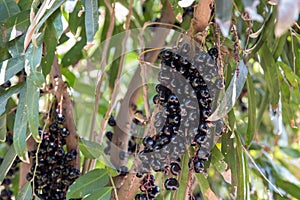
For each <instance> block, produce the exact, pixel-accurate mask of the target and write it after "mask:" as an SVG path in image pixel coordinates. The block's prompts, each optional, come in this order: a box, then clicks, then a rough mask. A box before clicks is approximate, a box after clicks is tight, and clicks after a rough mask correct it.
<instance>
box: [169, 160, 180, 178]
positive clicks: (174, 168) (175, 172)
mask: <svg viewBox="0 0 300 200" xmlns="http://www.w3.org/2000/svg"><path fill="white" fill-rule="evenodd" d="M170 166H171V167H170V171H171V173H172V174H173V175H175V176H178V175H179V173H180V171H181V167H180V165H179V164H178V163H176V162H172V163H171V164H170Z"/></svg>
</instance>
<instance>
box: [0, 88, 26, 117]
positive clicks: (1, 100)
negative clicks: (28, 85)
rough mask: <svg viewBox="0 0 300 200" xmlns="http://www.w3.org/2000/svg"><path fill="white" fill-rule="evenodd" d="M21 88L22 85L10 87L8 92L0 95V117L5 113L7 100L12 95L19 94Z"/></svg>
mask: <svg viewBox="0 0 300 200" xmlns="http://www.w3.org/2000/svg"><path fill="white" fill-rule="evenodd" d="M23 87H24V83H20V84H18V85H15V86H12V87H11V88H9V89H8V90H6V91H5V92H3V93H1V94H0V115H2V114H3V113H4V111H5V106H6V102H7V100H8V99H9V98H10V97H11V96H12V95H13V94H16V93H19V92H20V90H21V89H22V88H23Z"/></svg>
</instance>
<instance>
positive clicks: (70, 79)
mask: <svg viewBox="0 0 300 200" xmlns="http://www.w3.org/2000/svg"><path fill="white" fill-rule="evenodd" d="M60 71H61V74H62V75H64V77H66V79H67V82H68V84H69V86H70V87H74V84H75V81H76V76H75V74H74V73H73V72H72V71H70V70H69V69H67V68H62V69H60Z"/></svg>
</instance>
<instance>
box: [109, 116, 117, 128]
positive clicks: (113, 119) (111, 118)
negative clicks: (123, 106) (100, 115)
mask: <svg viewBox="0 0 300 200" xmlns="http://www.w3.org/2000/svg"><path fill="white" fill-rule="evenodd" d="M108 125H110V126H115V125H117V123H116V120H115V118H114V116H112V115H111V116H110V118H109V119H108Z"/></svg>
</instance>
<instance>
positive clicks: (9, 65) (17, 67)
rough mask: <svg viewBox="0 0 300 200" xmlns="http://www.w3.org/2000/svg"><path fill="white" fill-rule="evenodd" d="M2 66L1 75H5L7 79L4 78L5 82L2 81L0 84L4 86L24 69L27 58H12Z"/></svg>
mask: <svg viewBox="0 0 300 200" xmlns="http://www.w3.org/2000/svg"><path fill="white" fill-rule="evenodd" d="M0 65H1V68H0V70H1V73H3V74H5V77H3V78H4V79H3V80H1V79H0V84H2V83H4V82H5V81H7V80H9V79H10V78H11V77H13V76H14V75H15V74H17V73H18V72H19V71H21V70H22V69H23V68H24V65H25V57H24V56H19V57H16V58H11V59H8V60H5V61H3V62H1V64H0ZM1 76H2V74H1ZM1 78H2V77H1Z"/></svg>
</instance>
